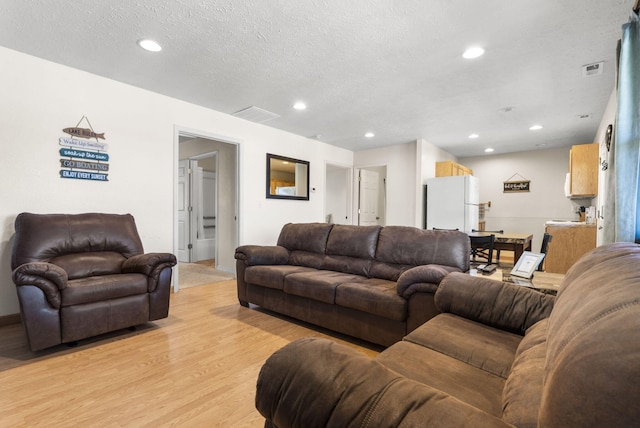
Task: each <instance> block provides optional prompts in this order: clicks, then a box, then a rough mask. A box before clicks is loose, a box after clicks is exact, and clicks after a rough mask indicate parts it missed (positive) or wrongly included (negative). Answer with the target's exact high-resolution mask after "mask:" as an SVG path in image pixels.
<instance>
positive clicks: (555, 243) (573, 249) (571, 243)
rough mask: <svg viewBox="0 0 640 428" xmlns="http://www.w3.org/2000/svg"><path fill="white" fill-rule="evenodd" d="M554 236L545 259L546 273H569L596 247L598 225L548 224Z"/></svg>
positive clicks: (547, 227)
mask: <svg viewBox="0 0 640 428" xmlns="http://www.w3.org/2000/svg"><path fill="white" fill-rule="evenodd" d="M545 231H546V232H547V233H548V234H550V235H551V236H552V238H551V241H550V242H549V246H548V248H547V253H546V256H545V259H544V271H545V272H551V273H567V271H568V270H569V268H570V267H571V266H573V264H574V263H575V262H576V261H578V259H579V258H580V257H582V256H583V255H584V254H585V253H586V252H587V251H589V250H591V249H593V248H595V247H596V225H595V224H586V223H582V222H572V221H564V222H555V221H550V222H547V224H546V227H545Z"/></svg>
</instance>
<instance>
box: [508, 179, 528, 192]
mask: <svg viewBox="0 0 640 428" xmlns="http://www.w3.org/2000/svg"><path fill="white" fill-rule="evenodd" d="M530 185H531V181H529V180H523V181H504V182H503V186H504V187H503V188H502V192H503V193H518V192H530V191H531V187H530Z"/></svg>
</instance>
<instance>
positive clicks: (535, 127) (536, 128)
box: [529, 125, 542, 131]
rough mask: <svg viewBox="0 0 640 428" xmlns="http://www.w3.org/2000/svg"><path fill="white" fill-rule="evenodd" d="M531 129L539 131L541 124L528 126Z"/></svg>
mask: <svg viewBox="0 0 640 428" xmlns="http://www.w3.org/2000/svg"><path fill="white" fill-rule="evenodd" d="M529 129H530V130H531V131H539V130H540V129H542V125H533V126H532V127H531V128H529Z"/></svg>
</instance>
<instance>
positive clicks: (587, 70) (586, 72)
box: [582, 61, 604, 77]
mask: <svg viewBox="0 0 640 428" xmlns="http://www.w3.org/2000/svg"><path fill="white" fill-rule="evenodd" d="M603 70H604V61H600V62H594V63H593V64H587V65H583V66H582V77H588V76H596V75H598V74H602V71H603Z"/></svg>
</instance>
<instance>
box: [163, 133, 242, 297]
mask: <svg viewBox="0 0 640 428" xmlns="http://www.w3.org/2000/svg"><path fill="white" fill-rule="evenodd" d="M181 136H185V137H192V138H204V139H207V140H215V141H219V142H221V143H225V144H232V145H234V146H236V165H235V166H236V177H235V182H236V183H235V184H236V189H235V191H236V200H235V204H234V205H235V206H234V209H235V226H236V227H235V233H234V235H235V241H236V243H239V242H240V236H241V233H240V218H239V217H240V199H241V194H240V188H241V186H240V177H241V165H242V162H241V161H240V159H241V157H242V156H241V149H242V141H241V140H239V139H237V138H233V137H229V136H225V135H219V134H213V133H210V132H206V131H202V130H197V129H193V128H188V127H185V126H180V125H174V126H173V253H174V254H177V252H178V242H179V241H178V204H179V200H178V199H179V198H178V162H179V161H180V137H181ZM217 251H218V248H217V247H216V254H217ZM179 276H180V273H179V269H173V275H172V277H171V282H172V286H173V292H174V293H176V292H178V291H179V290H180V285H179V284H180V282H179Z"/></svg>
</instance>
